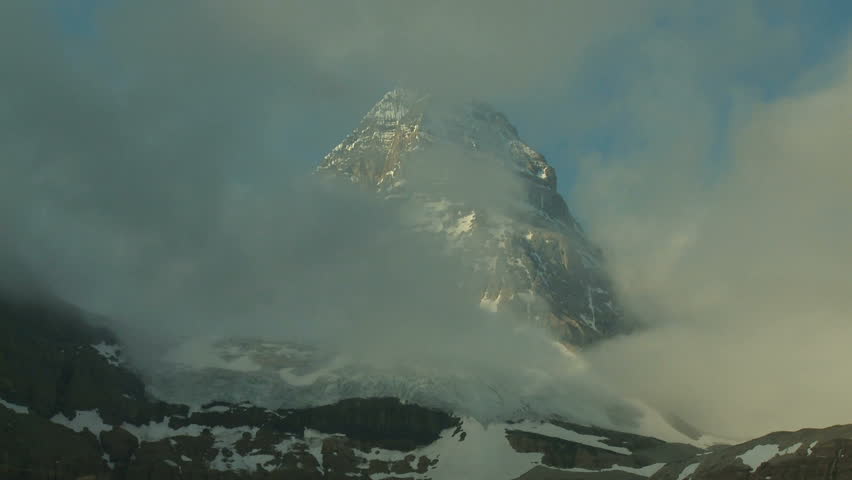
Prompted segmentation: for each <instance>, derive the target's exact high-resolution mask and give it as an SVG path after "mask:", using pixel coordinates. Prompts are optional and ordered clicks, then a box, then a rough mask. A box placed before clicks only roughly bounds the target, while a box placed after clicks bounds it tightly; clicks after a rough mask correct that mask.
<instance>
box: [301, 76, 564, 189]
mask: <svg viewBox="0 0 852 480" xmlns="http://www.w3.org/2000/svg"><path fill="white" fill-rule="evenodd" d="M430 146H441V147H444V148H446V147H448V146H452V147H455V148H457V149H460V150H463V151H466V152H468V153H470V154H478V155H486V156H489V157H490V158H492V159H494V160H497V161H498V163H500V164H502V166H503V167H507V168H508V169H510V170H513V171H515V172H517V173H519V174H521V175H523V176H526V177H528V180H530V181H532V182H534V183H539V184H541V185H542V186H544V187H546V188H548V189H550V190H552V191H555V190H556V173H555V171H554V169H553V167H551V166H550V165H549V164H548V163H547V161H546V160H545V158H544V156H543V155H541V154H540V153H539V152H537V151H536V150H535V149H533V148H532V147H530V146H529V145H527V144H526V143H524V142H523V141H522V140H521V139H520V137H519V136H518V131H517V129H516V128H515V127H514V126H513V125H512V124H511V123H510V122H509V120H508V119H507V118H506V116H505V115H504V114H502V113H500V112H499V111H497V110H495V109H494V108H493V107H491V106H490V105H488V104H487V103H484V102H481V101H477V100H465V101H457V100H453V99H448V98H440V97H437V96H435V95H431V94H428V93H424V92H420V91H416V90H409V89H403V88H398V89H394V90H391V91H389V92H387V93H385V94H384V96H382V98H381V99H380V100H379V101H378V102H377V103H376V104H375V105H374V106H373V107H372V108H371V109H370V110H369V112H368V113H367V114H366V115H365V116H364V117H363V118H362V120H361V122H360V124H359V126H358V128H356V129H355V130H354V131H353V132H352V133H351V134H350V135H349V136H347V137H346V138H345V139H344V140H343V142H341V143H340V144H339V145H337V146H336V147H335V148H334V149H333V150H332V151H331V152H330V153H329V154H328V155H326V157H325V158H324V159H323V161H322V163H321V164H320V166H319V167H318V171H320V172H331V173H335V174H337V175H342V176H344V177H347V178H349V180H351V181H352V182H353V183H358V184H361V185H364V186H370V185H372V186H375V187H378V188H379V189H381V188H386V187H387V186H388V185H391V184H393V182H390V183H389V182H388V180H389V179H390V178H392V177H394V176H396V174H397V173H398V170H399V167H400V165H401V162H404V161H405V159H406V157H410V156H411V154H412V153H413V152H416V151H420V150H422V149H425V148H427V147H430Z"/></svg>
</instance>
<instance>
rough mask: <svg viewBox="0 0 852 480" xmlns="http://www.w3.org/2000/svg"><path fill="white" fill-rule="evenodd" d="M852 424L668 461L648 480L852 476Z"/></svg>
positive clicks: (767, 438) (774, 435) (773, 435)
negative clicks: (851, 457)
mask: <svg viewBox="0 0 852 480" xmlns="http://www.w3.org/2000/svg"><path fill="white" fill-rule="evenodd" d="M850 447H852V425H842V426H836V427H830V428H824V429H803V430H799V431H796V432H775V433H771V434H769V435H765V436H763V437H760V438H757V439H754V440H750V441H748V442H745V443H742V444H739V445H733V446H730V447H724V448H717V449H713V450H712V451H709V452H705V453H703V454H700V455H696V456H694V457H692V458H687V459H683V460H680V461H676V462H672V463H670V464H668V465H666V466H665V467H664V468H662V469H661V470H660V471H659V472H657V473H656V474H655V475H654V476H653V477H651V478H652V479H654V480H687V479H689V480H718V479H725V480H727V479H731V480H737V479H742V480H767V479H770V480H771V479H774V480H786V479H800V480H810V479H820V480H823V479H844V478H852V461H850Z"/></svg>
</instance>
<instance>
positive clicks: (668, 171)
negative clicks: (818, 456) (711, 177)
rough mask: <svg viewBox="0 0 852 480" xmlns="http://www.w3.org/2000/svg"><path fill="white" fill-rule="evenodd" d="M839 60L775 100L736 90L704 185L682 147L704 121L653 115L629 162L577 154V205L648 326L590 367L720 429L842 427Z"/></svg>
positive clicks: (844, 76) (738, 434)
mask: <svg viewBox="0 0 852 480" xmlns="http://www.w3.org/2000/svg"><path fill="white" fill-rule="evenodd" d="M850 58H852V49H849V50H847V51H846V52H843V53H842V54H840V55H839V57H838V58H836V59H835V60H834V61H833V62H832V64H831V65H829V66H826V67H821V68H820V69H819V70H818V71H815V72H809V73H807V74H804V75H802V76H801V78H802V79H803V80H802V81H803V83H802V84H801V86H800V87H797V88H795V89H794V90H793V93H791V94H790V95H788V96H784V97H781V98H778V99H777V100H773V101H770V102H761V101H760V100H757V99H755V98H750V99H748V98H744V99H743V100H747V101H748V104H749V107H748V108H744V109H742V110H741V111H740V112H739V113H738V114H737V118H736V119H735V120H734V121H732V122H731V129H730V132H729V135H728V137H727V138H729V147H728V149H727V150H728V151H729V156H728V158H727V159H726V162H725V164H724V168H721V169H720V170H721V172H720V173H718V176H719V178H718V180H717V181H715V182H713V183H712V184H711V185H709V186H708V182H707V178H708V177H707V175H706V174H705V172H704V170H703V169H702V168H701V165H700V164H696V163H695V162H694V161H692V159H694V158H695V155H689V154H688V153H689V149H691V148H696V149H697V153H698V155H699V156H700V155H703V154H705V153H706V151H707V147H706V146H703V145H706V142H702V141H701V140H700V139H701V138H702V136H704V135H706V134H707V132H708V131H711V129H709V128H708V126H707V123H705V122H702V121H701V120H702V117H703V116H702V115H700V114H699V115H697V117H698V121H697V122H695V121H692V118H693V115H694V113H695V112H692V111H690V112H688V113H687V114H681V115H675V116H674V117H672V118H671V119H670V120H669V121H666V120H665V119H664V120H663V121H662V122H660V123H655V124H654V129H655V130H657V131H660V132H669V133H673V134H674V135H673V136H672V137H667V136H666V135H665V134H663V135H660V137H658V138H654V142H652V143H651V144H650V148H649V149H648V151H647V152H645V153H644V154H643V156H641V157H638V158H637V157H623V158H617V157H616V158H599V159H597V160H590V161H589V162H588V164H587V165H586V170H584V173H583V177H582V178H583V180H584V181H583V183H582V185H581V187H580V189H579V190H578V193H577V196H576V197H577V200H578V202H579V205H580V206H579V207H578V208H579V209H580V210H581V211H582V212H583V213H584V214H585V216H586V217H587V218H588V219H589V221H588V228H589V230H590V231H591V233H592V235H593V236H594V237H595V238H596V239H597V240H598V241H599V242H600V243H601V244H602V245H603V247H604V249H605V250H606V251H607V252H608V253H609V262H610V265H611V268H612V271H613V276H614V278H615V279H616V282H617V284H618V286H619V289H620V291H621V295H622V298H623V299H624V300H625V302H626V304H627V306H628V308H631V309H633V310H634V311H636V312H638V313H639V314H640V315H641V317H642V318H644V319H645V320H646V321H647V322H648V323H649V324H650V328H649V329H648V330H647V331H646V332H644V333H642V334H639V335H637V336H635V337H629V338H624V339H618V340H616V341H613V342H610V343H606V344H603V345H601V346H600V348H599V349H598V350H597V351H595V352H592V353H591V356H592V358H593V362H592V363H594V364H596V365H597V368H599V369H600V370H601V372H603V375H604V376H606V377H607V378H612V379H616V380H617V382H618V383H619V384H621V385H622V386H623V387H624V388H625V389H626V390H627V391H633V392H636V393H637V394H638V395H639V396H640V397H642V398H645V399H647V400H648V401H650V402H651V403H652V404H654V405H656V406H658V407H660V408H662V409H663V410H666V411H669V412H671V413H674V414H677V415H678V416H680V417H682V418H686V419H688V421H691V422H693V423H695V424H697V426H699V427H700V428H703V429H706V430H709V431H711V432H714V433H716V434H719V435H723V436H729V437H732V438H747V437H753V436H756V435H760V434H763V433H766V432H769V431H773V430H779V429H797V428H802V427H818V426H827V425H831V424H837V423H844V422H848V421H849V417H848V409H847V406H848V405H849V403H850V402H852V389H850V388H847V387H845V386H844V384H843V382H842V381H839V380H838V378H837V377H836V375H835V373H834V372H836V371H837V370H836V368H837V367H835V366H836V365H844V364H847V363H848V362H849V361H850V359H852V357H850V354H849V350H848V349H847V348H845V345H848V344H849V343H850V342H852V334H850V332H852V330H850V329H849V321H850V319H852V318H850V317H852V301H850V297H849V295H848V286H849V281H850V274H849V268H850V267H852V251H850V249H849V248H848V245H850V244H852V222H850V221H849V220H848V217H849V216H848V214H846V213H844V210H845V206H846V205H850V204H852V189H850V185H851V184H850V181H849V175H848V174H847V173H845V172H848V160H847V159H848V152H849V151H850V148H852V139H850V136H849V135H848V132H847V131H848V127H847V125H846V124H847V123H848V122H846V121H845V120H844V119H847V118H852V103H850V98H852V70H850V69H849V67H848V66H849V65H850V62H849V59H850ZM639 111H640V112H641V111H643V110H639ZM644 111H648V113H649V115H651V118H653V119H655V120H657V119H659V117H658V116H657V117H654V116H653V111H649V110H648V109H646V110H644ZM676 122H681V124H680V126H677V125H675V123H676ZM669 127H674V130H673V131H669V130H668V128H669ZM681 132H683V133H684V134H683V135H681ZM667 138H668V141H669V143H666V142H665V140H666V139H667ZM696 139H698V141H696ZM684 140H685V141H684ZM682 148H685V149H686V150H681V149H682ZM655 155H656V157H654V156H655ZM624 359H630V361H629V362H625V361H624Z"/></svg>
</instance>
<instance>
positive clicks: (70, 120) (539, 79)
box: [0, 1, 852, 439]
mask: <svg viewBox="0 0 852 480" xmlns="http://www.w3.org/2000/svg"><path fill="white" fill-rule="evenodd" d="M697 4H698V2H695V3H689V2H687V3H684V2H667V1H660V2H656V1H654V2H644V3H642V4H641V5H640V4H638V3H637V4H633V3H626V2H595V4H594V5H593V6H590V5H588V4H583V5H582V6H580V5H579V4H573V3H571V2H552V3H544V4H539V5H538V6H537V8H534V9H531V8H529V6H526V5H522V4H520V3H516V2H465V3H464V4H463V5H458V4H457V3H454V2H430V3H427V4H416V5H415V4H400V3H398V2H372V3H368V4H342V3H334V4H330V3H325V2H313V3H311V5H310V6H306V5H300V6H299V7H298V8H296V7H292V6H288V5H286V4H279V3H275V4H273V3H256V4H251V5H247V4H241V5H239V6H236V5H235V4H232V3H230V2H182V3H181V4H179V5H176V4H173V3H170V2H162V3H159V2H144V4H143V3H134V2H123V3H121V4H115V5H109V6H107V5H100V6H98V7H97V8H94V9H93V10H94V12H93V13H92V14H91V15H90V16H89V17H87V19H86V20H85V21H75V20H69V18H64V17H63V15H64V14H63V13H62V12H61V11H58V12H57V11H55V10H52V9H51V8H50V5H49V4H48V3H47V2H24V1H11V2H4V3H3V4H2V5H0V40H2V41H0V62H2V63H0V67H1V68H0V69H2V71H3V75H0V89H2V91H3V92H7V95H6V96H5V97H4V98H3V101H2V102H0V169H2V170H0V225H2V238H0V265H3V272H2V274H0V287H3V288H4V289H11V288H14V289H17V290H21V289H23V287H22V285H23V284H27V285H38V286H39V288H46V289H49V290H50V291H52V292H53V293H54V294H55V295H57V296H59V297H61V298H64V299H66V300H67V301H69V302H71V303H74V304H77V305H79V306H81V307H82V308H85V309H87V310H90V311H93V312H97V313H99V314H102V315H105V316H107V317H109V318H111V319H113V320H112V321H114V322H115V323H114V325H115V328H116V329H118V330H119V331H120V333H121V334H122V336H123V339H124V341H126V342H128V344H129V346H130V348H131V352H132V353H133V355H134V357H135V358H136V360H137V361H138V362H139V363H140V364H141V365H144V364H145V363H146V362H148V361H150V360H151V358H153V357H155V356H156V355H155V354H154V353H155V352H157V353H159V352H161V351H162V350H168V349H169V348H172V347H175V346H176V345H179V344H181V342H184V341H185V340H186V339H187V338H189V337H192V336H193V335H195V334H196V333H197V332H198V331H199V330H203V331H204V333H205V335H208V336H219V337H227V336H234V335H239V336H256V337H264V338H279V339H289V340H293V339H296V340H299V341H311V342H316V343H322V344H325V345H327V346H328V347H329V348H331V349H334V350H336V351H339V352H345V353H346V354H347V355H350V356H353V357H355V358H358V359H359V361H361V362H365V363H369V364H371V365H380V366H381V365H390V364H395V363H398V362H400V361H402V362H403V363H405V364H407V365H420V366H423V365H426V366H427V367H428V368H430V369H433V370H446V369H450V368H458V369H459V370H460V372H459V373H460V374H464V375H469V376H484V377H487V378H490V379H493V380H494V381H498V380H499V381H500V382H504V383H505V385H507V386H508V387H509V389H514V390H517V391H519V392H523V394H524V395H527V396H528V397H529V398H532V397H548V396H551V397H552V398H565V397H568V396H570V397H571V400H570V401H569V402H564V405H562V406H561V407H560V408H561V409H562V410H568V411H569V413H570V411H572V410H573V411H574V412H575V414H576V415H577V416H578V418H579V417H582V418H583V419H585V420H587V421H595V422H598V423H601V424H606V425H614V424H616V423H618V424H619V425H620V426H622V427H624V425H628V426H629V425H633V424H635V422H636V418H637V417H638V416H639V413H638V410H635V409H633V410H631V409H630V408H628V411H629V412H630V413H629V414H628V415H627V417H629V419H628V420H626V421H625V420H623V419H622V420H621V421H620V422H615V421H614V420H613V419H612V418H611V415H610V414H609V413H607V412H606V411H602V410H601V409H597V408H592V409H589V410H588V411H583V409H585V408H586V407H587V406H588V405H592V404H596V403H603V404H606V405H610V404H612V405H623V404H624V402H623V401H621V398H622V397H630V398H638V399H640V400H641V401H642V402H645V403H647V404H650V405H652V406H653V407H654V408H657V409H659V410H660V411H662V412H664V413H666V414H672V415H677V416H679V417H682V418H684V419H686V420H687V421H688V422H690V423H692V424H694V425H696V426H698V427H699V428H700V429H702V430H705V431H709V432H712V433H714V434H717V435H719V436H724V437H731V438H737V439H738V438H745V437H750V436H756V435H760V434H763V433H766V432H768V431H770V430H778V429H782V428H788V429H794V428H800V427H805V426H808V427H814V426H822V425H828V424H834V423H847V422H849V421H850V417H849V412H848V405H849V404H850V403H852V402H850V400H852V388H846V387H844V386H843V382H842V381H841V380H840V379H838V378H837V376H836V374H835V371H836V369H837V368H838V366H839V365H845V364H846V363H848V361H849V360H850V354H849V353H846V352H848V349H845V348H844V346H845V345H848V344H849V343H850V340H852V339H850V333H849V332H850V331H852V330H850V329H849V328H848V325H847V324H848V322H849V320H850V312H852V304H850V300H849V297H850V295H849V293H848V292H849V287H850V278H849V273H848V272H849V267H850V266H852V257H851V256H850V249H849V247H848V245H850V244H852V225H850V224H852V222H850V221H849V219H848V218H849V214H848V212H847V211H846V210H847V208H845V207H846V206H847V205H850V204H852V202H850V200H852V198H850V192H852V185H850V180H849V173H848V169H849V167H848V161H846V159H848V152H849V151H850V147H852V145H850V143H849V135H848V133H847V131H848V127H847V123H848V120H847V119H848V118H850V117H852V107H850V104H849V99H850V98H852V74H850V71H849V68H848V65H849V64H850V59H852V57H850V55H849V53H848V52H849V51H850V50H849V49H848V47H847V46H846V45H847V44H846V43H844V44H843V47H842V48H839V50H842V51H841V52H839V53H834V54H833V55H831V56H830V58H829V59H828V60H826V61H824V62H817V63H818V64H816V65H811V66H808V67H807V68H804V67H801V66H800V63H801V61H802V59H803V53H802V52H803V51H805V50H806V49H805V42H804V41H803V40H802V37H803V36H804V35H805V34H807V31H806V29H805V28H804V27H801V28H800V27H799V26H798V25H790V24H787V23H784V22H780V26H778V25H776V24H773V23H772V22H770V21H769V20H767V19H766V18H765V12H764V11H763V10H762V9H761V8H760V7H759V6H758V5H757V4H754V3H750V2H717V4H716V5H715V6H714V7H713V8H709V7H708V8H703V9H698V10H696V11H694V10H695V7H696V5H697ZM795 6H796V5H795V2H785V3H784V5H783V6H779V7H778V8H779V11H781V12H782V13H783V12H788V13H789V11H794V12H795V11H796V10H795V8H794V7H795ZM60 10H61V9H60ZM486 13H487V15H486ZM70 16H71V17H73V15H70ZM486 16H487V18H488V21H483V18H485V17H486ZM75 22H77V23H75ZM69 30H70V31H71V32H69ZM719 32H725V33H724V35H722V34H719ZM624 45H629V48H626V49H625V47H624ZM721 52H725V53H721ZM610 56H612V57H613V58H614V60H612V62H611V63H612V64H616V66H613V65H611V64H610V63H609V62H605V61H604V60H602V59H607V58H610ZM601 64H606V68H607V69H605V70H603V73H602V71H601V70H600V69H601V68H602V67H601ZM774 77H778V78H781V77H784V78H786V77H792V78H794V80H793V81H792V82H791V83H792V85H788V84H785V85H784V88H781V87H778V89H779V90H783V94H780V95H775V96H769V95H766V94H765V92H764V91H763V90H761V88H760V87H761V86H762V85H763V84H764V83H767V82H770V79H772V78H774ZM611 78H622V79H623V81H622V83H618V82H614V81H613V80H611ZM602 79H606V81H602ZM589 82H592V83H600V84H601V85H604V86H603V87H598V86H597V85H596V86H595V88H590V87H589V85H588V83H589ZM611 84H614V86H612V85H611ZM397 85H406V86H413V87H416V88H421V89H424V90H428V91H431V92H435V93H437V94H440V95H443V96H445V97H448V98H467V97H470V96H476V97H480V98H484V99H486V100H489V101H492V102H493V103H495V104H496V105H497V106H498V107H501V106H502V105H507V106H509V107H512V108H515V109H516V110H518V113H519V117H520V118H522V119H523V118H525V119H527V120H528V121H529V127H528V128H525V126H524V125H523V124H521V125H519V126H520V127H521V130H522V135H524V134H526V133H527V132H529V134H530V136H531V138H532V139H534V140H538V139H542V138H551V137H552V138H556V139H557V140H548V141H550V142H551V143H569V144H571V145H572V147H571V148H569V149H568V150H567V151H560V152H562V153H564V154H565V158H559V157H556V158H554V157H551V158H549V160H550V162H551V163H552V164H553V165H554V166H555V167H556V168H557V170H559V171H560V172H564V171H570V172H573V175H572V176H573V178H569V179H568V181H562V179H564V178H566V177H567V176H565V175H561V174H560V181H562V185H571V186H572V187H571V188H572V189H571V190H570V191H569V190H565V188H567V187H563V194H567V195H566V196H568V197H569V204H570V205H571V207H572V209H573V210H574V211H575V213H577V216H578V217H579V218H580V219H581V221H582V223H583V224H584V227H585V228H586V229H587V230H588V231H589V233H590V235H591V236H592V237H593V239H594V240H595V241H596V242H597V243H598V244H599V245H601V246H602V247H603V249H604V251H605V252H606V257H607V259H608V263H609V266H608V268H610V269H611V274H612V277H613V279H614V280H615V282H616V284H617V286H618V290H619V295H620V298H621V303H622V304H623V305H624V306H625V308H626V309H627V310H629V311H631V312H632V313H633V314H635V315H636V316H637V317H639V318H641V319H642V321H643V322H644V323H645V324H646V326H647V329H646V330H644V331H643V332H640V333H637V334H635V335H633V336H630V337H624V338H619V339H615V340H611V341H607V342H605V343H603V344H601V345H599V346H597V347H595V348H593V349H591V350H589V351H586V352H584V354H583V357H584V360H583V367H582V368H580V367H578V366H577V365H578V363H577V361H575V360H571V359H569V358H566V357H565V355H564V353H563V352H562V351H561V350H559V349H558V348H555V347H554V348H551V347H553V345H552V342H551V341H550V339H548V338H546V337H543V336H542V335H541V334H540V333H539V332H537V331H533V330H527V329H522V328H521V329H520V330H519V327H518V326H517V324H516V323H514V322H513V320H512V319H511V318H506V317H504V316H501V315H494V314H491V313H489V312H482V311H480V310H479V309H478V308H476V305H475V302H473V303H471V302H470V301H469V299H470V298H474V299H475V298H478V297H477V296H476V295H471V293H470V292H471V291H473V290H475V288H476V286H477V284H478V283H477V282H478V281H479V279H477V278H476V276H475V275H473V274H472V273H471V272H469V271H467V270H465V269H463V268H461V267H460V266H459V262H456V261H455V259H454V258H453V256H452V255H451V254H448V252H446V251H445V249H444V248H443V244H441V243H439V242H437V241H433V239H430V238H429V237H424V236H422V235H415V234H413V233H411V232H410V231H408V230H406V228H408V227H409V226H410V225H411V218H410V217H409V216H410V215H411V211H410V210H408V209H407V208H405V206H404V205H402V206H400V205H393V204H387V203H382V202H377V201H376V200H375V199H373V198H371V197H369V196H365V195H364V194H363V192H358V191H355V190H353V189H350V188H348V187H346V186H340V185H337V186H330V185H327V184H324V183H322V182H321V181H318V180H317V179H316V178H313V176H312V175H311V174H310V172H311V171H312V169H313V168H314V167H315V165H316V164H317V163H318V162H319V160H320V158H321V156H322V155H323V154H324V153H325V152H327V151H328V150H330V149H331V148H332V147H333V146H334V145H335V144H336V143H337V142H338V141H339V140H340V139H342V137H343V136H344V135H345V133H346V132H348V131H349V130H351V128H353V127H354V126H355V124H356V123H357V121H358V119H359V118H360V116H361V115H362V114H363V113H364V112H366V110H367V109H368V108H369V106H370V105H371V104H372V103H373V102H374V101H375V100H377V99H378V98H379V97H380V96H381V93H383V91H384V90H386V89H387V88H389V87H394V86H397ZM600 90H603V93H601V91H600ZM721 103H724V104H726V105H731V107H730V111H728V112H726V113H725V114H724V115H722V114H720V113H719V110H720V108H718V104H721ZM527 104H528V105H530V107H529V108H528V109H524V108H521V107H518V105H527ZM545 104H547V105H545ZM557 110H558V111H557ZM554 111H555V112H556V113H554ZM510 113H511V112H510ZM510 118H512V119H514V118H515V117H514V116H512V115H510ZM722 120H724V121H722ZM625 124H626V125H627V127H624V125H625ZM610 127H611V128H613V129H614V130H615V131H614V133H612V132H610V131H609V130H606V129H607V128H610ZM525 129H526V131H527V132H524V130H525ZM601 131H604V133H601ZM606 135H611V136H614V137H616V138H617V140H616V141H613V142H611V143H612V144H607V145H604V146H601V145H595V144H594V142H592V141H590V140H587V137H588V138H597V137H599V136H606ZM525 138H526V137H525ZM720 138H721V139H722V140H719V139H720ZM565 139H567V140H565ZM530 143H531V144H532V145H533V146H534V147H537V145H536V144H535V142H530ZM720 144H721V146H720ZM590 145H591V146H590ZM581 147H582V148H581ZM604 147H605V148H604ZM426 160H430V159H426ZM431 160H434V159H431ZM441 160H443V161H444V162H450V161H451V160H452V155H451V152H449V153H447V155H444V156H442V157H441ZM708 164H709V165H710V166H708ZM423 165H432V166H434V167H435V168H436V170H434V171H433V170H430V169H429V168H426V169H422V166H423ZM413 168H414V170H413V172H412V175H413V176H412V178H413V179H414V182H415V183H418V182H419V184H422V188H429V185H430V184H431V182H432V181H433V179H434V177H435V175H436V174H439V175H442V174H443V171H442V169H445V168H447V165H446V164H445V163H442V162H432V163H431V164H430V163H427V162H423V163H420V164H418V165H415V166H414V167H413ZM418 168H421V170H419V171H418V170H417V169H418ZM476 173H477V172H476V171H471V172H465V171H462V172H459V175H460V176H459V177H458V178H466V177H472V176H474V175H475V174H476ZM456 180H458V179H456ZM442 188H446V189H449V191H450V192H451V193H452V194H453V195H461V196H463V198H464V199H465V200H466V201H468V202H473V203H474V204H477V205H479V204H487V205H489V206H491V207H492V208H511V205H510V204H504V203H503V202H507V200H506V199H507V198H510V197H513V196H516V195H517V193H518V191H519V187H518V185H516V184H515V183H513V181H512V180H511V179H510V178H503V176H502V175H500V174H499V173H495V174H487V175H477V176H476V181H475V182H460V183H458V184H457V183H449V184H445V185H444V186H443V187H442ZM510 203H511V202H510ZM401 226H403V227H405V228H400V227H401ZM406 231H408V232H409V233H406ZM7 259H8V260H7ZM7 266H8V267H7ZM24 279H26V280H24ZM447 279H453V281H447ZM379 332H380V333H379ZM543 346H547V347H546V348H544V347H543ZM572 362H573V363H572ZM459 366H463V367H464V368H461V367H459ZM530 371H534V372H535V373H534V374H531V373H530ZM506 372H508V373H506ZM505 375H508V378H506V377H505ZM554 385H558V388H556V392H554V391H553V388H554V387H553V386H554ZM578 392H583V393H578ZM554 393H559V395H565V397H557V396H554ZM602 399H603V400H602ZM560 402H561V400H560ZM519 405H520V404H519ZM512 408H514V405H513V406H510V407H506V408H505V410H506V411H510V410H511V409H512ZM554 408H555V407H554ZM631 408H632V407H631ZM604 410H606V409H604ZM581 411H582V413H580V412H581ZM504 413H505V412H504Z"/></svg>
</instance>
